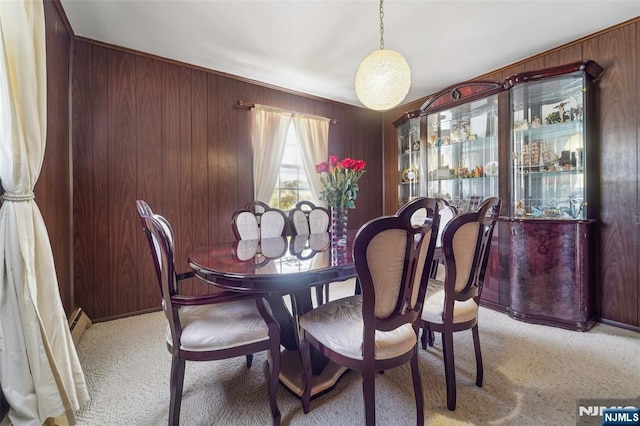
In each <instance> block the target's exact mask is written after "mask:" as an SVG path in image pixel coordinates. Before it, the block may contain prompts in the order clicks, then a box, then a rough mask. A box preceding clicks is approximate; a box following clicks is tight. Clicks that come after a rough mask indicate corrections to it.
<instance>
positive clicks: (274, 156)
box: [251, 104, 291, 204]
mask: <svg viewBox="0 0 640 426" xmlns="http://www.w3.org/2000/svg"><path fill="white" fill-rule="evenodd" d="M252 114H253V117H252V118H253V123H252V126H253V131H252V132H251V135H252V137H253V141H252V145H253V193H254V196H255V199H256V200H259V201H264V202H265V203H267V204H268V203H269V201H270V200H271V195H272V194H273V188H274V187H275V185H276V181H277V180H278V172H279V171H280V164H281V163H282V155H283V154H284V147H285V144H286V142H287V132H288V131H289V125H290V124H291V113H286V112H283V111H281V110H279V109H277V108H272V107H268V106H265V105H258V104H256V105H255V107H254V108H253V111H252Z"/></svg>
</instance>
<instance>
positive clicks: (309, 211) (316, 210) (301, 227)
mask: <svg viewBox="0 0 640 426" xmlns="http://www.w3.org/2000/svg"><path fill="white" fill-rule="evenodd" d="M289 223H290V224H291V233H292V234H293V235H295V236H300V235H308V236H310V235H316V234H318V235H320V234H322V235H327V233H328V232H329V223H330V214H329V210H327V209H326V208H324V207H321V206H316V205H315V204H313V203H312V202H311V201H307V200H302V201H299V202H298V203H296V205H295V207H294V208H293V209H291V210H289ZM309 240H311V238H310V239H309ZM296 241H301V240H300V239H296ZM323 290H324V293H323ZM316 299H317V301H318V303H319V304H321V303H323V302H324V300H329V284H325V285H323V286H318V287H316Z"/></svg>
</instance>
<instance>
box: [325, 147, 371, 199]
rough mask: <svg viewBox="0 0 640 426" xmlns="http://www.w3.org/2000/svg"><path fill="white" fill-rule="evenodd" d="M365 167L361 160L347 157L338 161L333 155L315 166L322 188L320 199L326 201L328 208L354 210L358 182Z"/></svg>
mask: <svg viewBox="0 0 640 426" xmlns="http://www.w3.org/2000/svg"><path fill="white" fill-rule="evenodd" d="M366 165H367V163H366V162H364V161H362V160H354V159H352V158H349V157H347V158H345V159H343V160H341V161H338V157H336V156H335V155H330V156H329V160H328V161H323V162H322V163H320V164H317V165H316V172H318V173H320V180H321V181H322V185H323V186H324V190H323V191H322V193H321V194H320V199H321V200H323V201H326V202H327V204H328V205H329V206H330V207H347V208H350V209H355V208H356V202H355V201H356V197H357V196H358V189H359V188H358V180H359V179H360V177H362V175H363V174H364V172H365V170H364V167H365V166H366Z"/></svg>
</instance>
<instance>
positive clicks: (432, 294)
mask: <svg viewBox="0 0 640 426" xmlns="http://www.w3.org/2000/svg"><path fill="white" fill-rule="evenodd" d="M443 314H444V285H443V283H442V281H437V280H429V286H428V287H427V295H426V297H425V301H424V306H423V307H422V319H423V320H424V321H428V322H431V323H436V324H442V323H443V321H444V320H443ZM477 315H478V304H477V303H476V301H475V300H474V299H468V300H461V301H458V300H457V301H455V302H454V304H453V322H454V323H461V322H467V321H471V320H473V319H474V318H476V317H477Z"/></svg>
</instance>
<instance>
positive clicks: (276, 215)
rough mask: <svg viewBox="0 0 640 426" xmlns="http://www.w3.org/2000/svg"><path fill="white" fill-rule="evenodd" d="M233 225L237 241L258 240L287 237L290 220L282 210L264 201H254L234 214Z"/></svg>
mask: <svg viewBox="0 0 640 426" xmlns="http://www.w3.org/2000/svg"><path fill="white" fill-rule="evenodd" d="M231 224H232V229H233V234H234V235H235V237H236V239H238V240H258V239H261V238H273V237H282V236H284V235H286V233H287V230H288V227H289V220H288V219H287V215H286V214H284V212H283V211H282V210H279V209H274V208H272V207H269V206H268V205H267V204H266V203H264V202H262V201H252V202H250V203H248V204H247V205H246V206H245V207H244V208H243V209H241V210H238V211H236V212H234V213H233V217H232V219H231Z"/></svg>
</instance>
